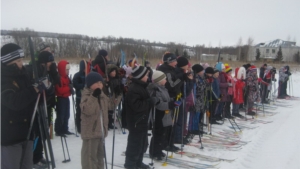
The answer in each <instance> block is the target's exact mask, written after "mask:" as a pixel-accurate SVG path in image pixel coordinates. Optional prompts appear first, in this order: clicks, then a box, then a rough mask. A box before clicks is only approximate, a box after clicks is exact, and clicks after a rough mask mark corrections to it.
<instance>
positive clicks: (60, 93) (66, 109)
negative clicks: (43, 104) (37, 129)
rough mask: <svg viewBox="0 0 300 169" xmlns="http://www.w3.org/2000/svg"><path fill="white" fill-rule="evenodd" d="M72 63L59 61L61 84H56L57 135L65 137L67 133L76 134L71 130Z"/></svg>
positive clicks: (55, 128)
mask: <svg viewBox="0 0 300 169" xmlns="http://www.w3.org/2000/svg"><path fill="white" fill-rule="evenodd" d="M69 69H70V65H69V63H68V62H67V61H65V60H62V61H60V62H59V63H58V73H59V75H60V84H57V85H55V93H56V96H57V103H56V110H57V116H56V119H55V127H54V130H55V134H56V136H61V137H65V134H67V135H71V134H74V133H72V132H70V131H69V118H70V100H69V96H70V95H71V93H72V91H73V87H72V85H71V80H70V79H69V77H68V75H69Z"/></svg>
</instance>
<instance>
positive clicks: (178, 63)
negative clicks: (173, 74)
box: [177, 56, 189, 67]
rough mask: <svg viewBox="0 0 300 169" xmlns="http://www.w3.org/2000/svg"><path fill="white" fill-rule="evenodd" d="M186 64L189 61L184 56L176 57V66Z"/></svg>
mask: <svg viewBox="0 0 300 169" xmlns="http://www.w3.org/2000/svg"><path fill="white" fill-rule="evenodd" d="M188 64H189V61H188V60H187V58H186V57H183V56H181V57H179V58H178V59H177V67H183V66H186V65H188Z"/></svg>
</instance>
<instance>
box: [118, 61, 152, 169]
mask: <svg viewBox="0 0 300 169" xmlns="http://www.w3.org/2000/svg"><path fill="white" fill-rule="evenodd" d="M131 74H132V83H131V85H130V86H129V89H128V92H127V94H126V98H125V104H126V106H125V107H126V112H127V113H126V121H127V128H128V130H129V135H128V140H127V148H126V159H125V164H124V167H125V168H128V169H129V168H130V169H131V168H143V169H147V168H150V167H149V166H148V165H146V164H144V163H143V156H144V153H145V152H146V150H147V145H148V133H147V131H148V118H149V113H150V109H151V108H152V106H153V105H155V104H156V103H157V102H158V99H157V98H155V97H152V98H150V95H149V93H148V91H147V86H148V83H147V79H148V71H147V68H145V67H144V66H136V67H134V68H133V69H132V73H131Z"/></svg>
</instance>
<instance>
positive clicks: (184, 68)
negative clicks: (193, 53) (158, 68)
mask: <svg viewBox="0 0 300 169" xmlns="http://www.w3.org/2000/svg"><path fill="white" fill-rule="evenodd" d="M188 68H189V65H185V66H183V67H181V69H183V70H188Z"/></svg>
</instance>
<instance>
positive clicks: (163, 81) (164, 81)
mask: <svg viewBox="0 0 300 169" xmlns="http://www.w3.org/2000/svg"><path fill="white" fill-rule="evenodd" d="M166 83H167V80H166V79H164V80H162V81H160V82H159V85H161V86H164V85H165V84H166Z"/></svg>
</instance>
